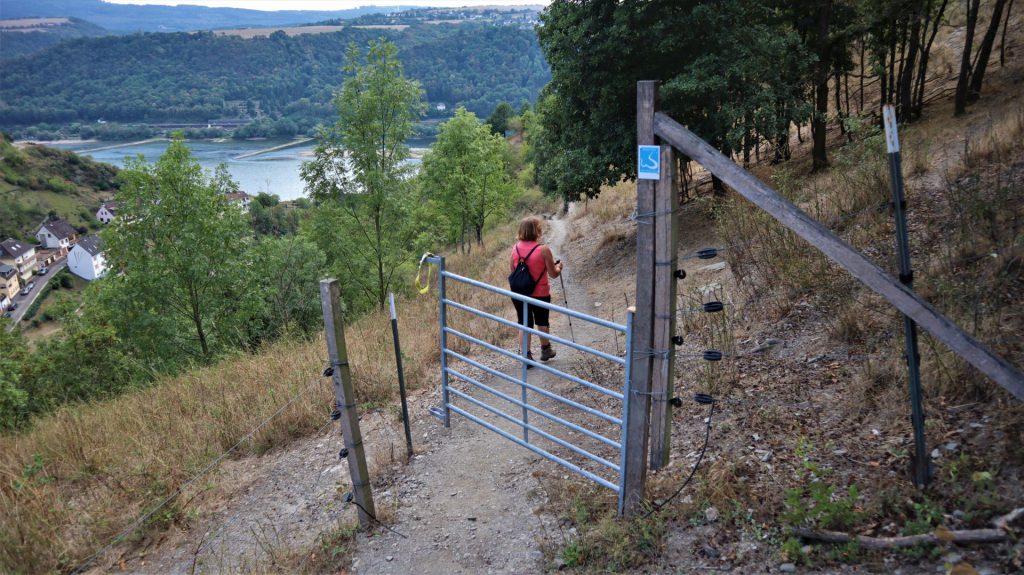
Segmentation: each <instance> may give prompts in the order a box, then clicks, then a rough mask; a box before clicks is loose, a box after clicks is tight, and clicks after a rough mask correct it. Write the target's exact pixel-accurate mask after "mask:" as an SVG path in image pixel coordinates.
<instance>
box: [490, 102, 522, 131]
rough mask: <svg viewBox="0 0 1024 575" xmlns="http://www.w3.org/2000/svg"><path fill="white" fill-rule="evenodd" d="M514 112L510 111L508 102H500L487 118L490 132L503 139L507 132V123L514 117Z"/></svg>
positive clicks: (510, 106)
mask: <svg viewBox="0 0 1024 575" xmlns="http://www.w3.org/2000/svg"><path fill="white" fill-rule="evenodd" d="M515 115H516V112H515V110H513V109H512V104H509V103H508V102H500V103H499V104H498V105H497V106H495V107H494V111H493V112H491V115H490V116H487V124H488V125H489V126H490V127H491V131H492V132H494V133H495V134H498V135H499V136H502V137H504V136H505V132H507V131H508V128H509V125H508V121H509V119H511V118H512V116H515Z"/></svg>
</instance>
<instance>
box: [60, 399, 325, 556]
mask: <svg viewBox="0 0 1024 575" xmlns="http://www.w3.org/2000/svg"><path fill="white" fill-rule="evenodd" d="M319 381H320V379H314V380H312V381H311V382H310V383H309V384H307V385H306V387H304V388H303V389H300V390H299V391H298V392H296V393H295V395H293V396H292V397H291V399H289V400H288V401H287V402H285V403H284V404H283V405H281V406H280V407H279V408H277V411H275V412H274V413H272V414H271V415H270V416H269V417H267V418H266V419H264V420H263V421H261V422H260V423H259V424H257V425H256V427H254V428H252V429H251V430H250V431H249V432H248V433H246V434H245V435H243V436H242V438H241V439H239V440H238V441H236V442H235V444H234V445H232V446H231V447H229V448H228V449H227V450H225V451H224V452H223V453H221V454H220V455H218V456H217V457H216V458H215V459H214V460H213V461H211V462H210V463H208V464H207V465H206V466H205V467H203V468H202V469H200V470H199V471H198V472H197V473H196V474H194V475H193V476H192V477H191V478H189V479H188V480H187V481H185V482H184V483H182V484H181V485H179V486H178V487H177V488H176V489H175V490H174V492H173V493H171V494H170V495H168V496H166V497H164V498H163V499H162V500H161V501H160V502H159V503H157V504H156V505H155V506H154V507H153V508H152V509H150V510H149V511H147V512H145V513H143V514H142V515H141V516H139V517H138V518H136V519H135V521H132V522H131V523H130V524H129V525H128V527H126V528H125V529H123V530H121V532H120V533H118V534H117V535H116V536H115V537H114V538H113V539H111V540H110V542H109V543H107V544H106V545H104V546H103V547H102V548H100V549H99V550H98V551H96V552H95V553H93V554H92V555H90V556H89V557H87V558H86V559H85V560H84V561H82V562H80V563H79V564H78V566H76V567H75V568H74V569H73V570H72V571H71V573H72V575H75V574H78V573H82V572H83V570H84V569H85V568H86V567H87V566H88V565H89V564H90V563H92V562H93V560H95V559H96V558H97V557H99V556H100V555H103V554H104V553H106V552H107V551H109V550H110V549H111V548H113V547H114V545H117V544H118V543H120V542H121V541H123V540H124V538H125V537H128V536H129V535H131V534H132V533H134V532H135V530H136V529H138V528H139V527H141V526H142V525H143V524H145V522H146V521H148V520H149V518H150V517H152V516H153V515H155V514H156V513H157V512H158V511H160V510H161V509H163V508H164V506H166V505H167V504H168V503H170V502H171V501H173V500H174V499H176V498H177V497H178V496H179V495H181V494H182V493H184V491H185V489H187V488H188V487H190V486H191V485H192V484H194V483H195V482H197V481H199V479H201V478H202V477H203V476H204V475H206V474H207V473H208V472H209V471H210V470H212V469H213V468H214V467H216V466H218V465H220V463H221V462H222V461H224V459H226V458H227V457H228V456H229V455H231V454H232V453H234V452H235V450H236V449H238V448H239V447H241V445H242V444H243V443H245V442H246V441H247V440H249V439H251V438H252V437H253V436H255V435H256V433H258V432H259V431H260V430H261V429H263V428H264V427H265V426H266V425H267V424H269V423H270V422H271V421H273V420H274V419H275V418H276V417H277V416H278V415H281V413H283V412H284V410H285V409H287V408H288V407H289V406H291V405H292V404H293V403H295V402H296V401H298V400H299V398H301V397H302V396H304V395H305V394H306V393H307V392H308V391H309V390H310V389H313V387H314V386H313V384H314V383H317V382H319Z"/></svg>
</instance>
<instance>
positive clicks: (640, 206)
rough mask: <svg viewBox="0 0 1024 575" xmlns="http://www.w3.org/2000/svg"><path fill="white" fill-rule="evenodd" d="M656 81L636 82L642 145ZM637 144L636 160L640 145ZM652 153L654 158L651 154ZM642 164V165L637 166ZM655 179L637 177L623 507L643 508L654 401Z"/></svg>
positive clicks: (649, 133) (648, 133)
mask: <svg viewBox="0 0 1024 575" xmlns="http://www.w3.org/2000/svg"><path fill="white" fill-rule="evenodd" d="M657 94H658V83H657V82H654V81H641V82H637V84H636V139H637V145H638V146H651V145H653V144H654V112H655V102H656V100H657ZM640 149H641V148H638V151H637V154H638V160H640V158H639V154H640V151H639V150H640ZM648 159H651V158H648ZM638 167H639V166H638ZM653 213H654V181H653V180H650V179H637V182H636V216H637V217H636V223H637V226H636V317H635V318H634V320H633V337H632V341H631V346H630V347H631V350H630V352H631V353H632V354H633V361H632V364H631V366H630V367H631V374H630V390H629V393H630V397H629V398H628V411H627V413H626V421H625V422H624V423H623V425H625V426H626V433H627V436H626V449H625V457H624V460H625V468H626V469H625V474H624V477H623V484H622V490H623V513H624V514H625V515H633V514H635V513H636V512H637V511H639V510H640V506H641V504H642V502H643V498H644V484H645V482H646V480H647V432H648V425H649V424H650V406H651V364H652V362H651V352H652V344H653V334H654V321H653V320H654V226H653V225H652V224H653V220H651V219H650V218H651V215H653Z"/></svg>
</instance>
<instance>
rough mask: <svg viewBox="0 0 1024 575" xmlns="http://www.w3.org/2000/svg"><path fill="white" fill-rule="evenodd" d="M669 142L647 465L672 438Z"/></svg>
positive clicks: (657, 236) (654, 465)
mask: <svg viewBox="0 0 1024 575" xmlns="http://www.w3.org/2000/svg"><path fill="white" fill-rule="evenodd" d="M675 167H676V162H675V157H674V154H673V150H672V146H666V145H662V146H661V173H660V174H659V175H660V176H661V178H660V179H659V180H658V182H657V184H656V185H655V188H654V189H655V192H654V211H655V216H654V246H655V248H654V346H653V347H654V349H655V350H656V352H657V353H656V355H655V356H654V365H653V367H652V382H651V469H653V470H657V469H661V468H662V467H664V466H665V465H667V464H668V460H669V448H670V447H671V440H672V403H671V401H672V391H673V383H674V380H675V364H676V362H675V359H676V356H675V350H674V347H673V337H674V336H675V335H676V279H677V278H676V267H678V261H677V259H678V258H677V255H678V251H679V250H678V247H677V246H676V244H677V238H678V231H677V224H678V215H677V213H676V207H677V206H678V204H679V200H678V199H677V196H676V192H675Z"/></svg>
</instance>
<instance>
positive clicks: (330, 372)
mask: <svg viewBox="0 0 1024 575" xmlns="http://www.w3.org/2000/svg"><path fill="white" fill-rule="evenodd" d="M332 375H334V366H331V365H328V366H327V369H325V370H324V377H331V376H332Z"/></svg>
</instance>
